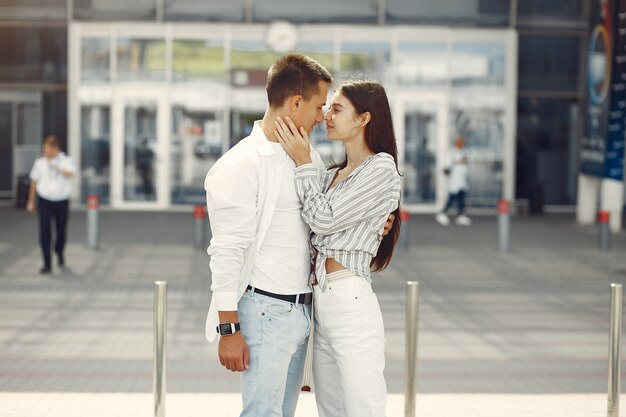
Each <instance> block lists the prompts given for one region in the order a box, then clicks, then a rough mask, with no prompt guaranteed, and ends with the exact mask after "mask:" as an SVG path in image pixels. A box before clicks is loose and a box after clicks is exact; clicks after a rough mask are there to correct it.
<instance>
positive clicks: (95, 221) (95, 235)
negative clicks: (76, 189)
mask: <svg viewBox="0 0 626 417" xmlns="http://www.w3.org/2000/svg"><path fill="white" fill-rule="evenodd" d="M99 212H100V197H98V196H97V195H89V196H87V246H88V247H89V248H91V249H98V248H99V247H100V225H99V216H100V215H99Z"/></svg>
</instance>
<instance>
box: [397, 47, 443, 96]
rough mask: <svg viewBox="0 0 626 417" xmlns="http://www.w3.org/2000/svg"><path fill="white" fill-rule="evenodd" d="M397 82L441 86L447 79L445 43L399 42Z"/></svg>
mask: <svg viewBox="0 0 626 417" xmlns="http://www.w3.org/2000/svg"><path fill="white" fill-rule="evenodd" d="M396 71H397V77H398V84H401V85H425V86H443V85H444V84H445V83H446V81H447V80H448V76H449V75H448V63H447V53H446V45H445V43H417V42H399V43H398V54H397V56H396Z"/></svg>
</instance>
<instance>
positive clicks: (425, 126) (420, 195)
mask: <svg viewBox="0 0 626 417" xmlns="http://www.w3.org/2000/svg"><path fill="white" fill-rule="evenodd" d="M436 110H437V109H436V107H434V106H429V105H428V103H416V102H412V103H407V104H406V106H405V113H404V132H405V133H404V141H405V142H404V143H405V154H404V160H405V168H404V201H405V202H406V203H422V204H424V203H426V204H433V203H435V188H436V184H435V182H436V178H437V175H436V165H437V164H436V154H437V139H438V136H437V134H438V133H437V111H436Z"/></svg>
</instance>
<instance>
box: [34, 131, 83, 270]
mask: <svg viewBox="0 0 626 417" xmlns="http://www.w3.org/2000/svg"><path fill="white" fill-rule="evenodd" d="M75 172H76V168H75V167H74V162H73V161H72V159H71V158H70V157H69V156H67V155H65V153H64V152H61V147H60V144H59V140H58V139H57V137H56V136H48V137H46V139H45V140H44V143H43V156H42V157H41V158H38V159H37V160H36V161H35V163H34V164H33V168H32V169H31V171H30V180H31V183H30V190H29V193H28V203H27V205H26V209H27V210H28V212H29V213H34V212H35V199H36V200H37V204H36V207H37V211H38V214H39V244H40V246H41V252H42V255H43V267H42V268H41V270H40V271H39V272H40V273H42V274H49V273H51V272H52V259H51V254H50V245H51V240H52V236H51V228H52V220H53V219H54V222H55V225H56V241H55V244H54V251H55V252H56V254H57V260H58V265H59V266H60V267H63V266H64V265H65V256H64V250H65V242H66V240H67V237H66V235H67V220H68V216H69V198H70V194H71V193H72V177H73V176H74V173H75Z"/></svg>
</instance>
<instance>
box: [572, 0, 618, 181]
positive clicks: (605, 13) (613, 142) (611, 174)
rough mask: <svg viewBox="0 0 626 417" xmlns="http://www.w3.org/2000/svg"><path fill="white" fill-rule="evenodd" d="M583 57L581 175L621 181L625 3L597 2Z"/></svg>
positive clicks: (592, 13) (605, 0)
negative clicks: (584, 115) (584, 105)
mask: <svg viewBox="0 0 626 417" xmlns="http://www.w3.org/2000/svg"><path fill="white" fill-rule="evenodd" d="M591 28H592V29H591V36H590V39H589V49H588V55H587V88H588V91H587V96H588V97H587V118H586V124H585V130H584V135H583V140H582V146H581V154H580V161H581V167H580V170H581V172H582V173H584V174H588V175H593V176H596V177H601V178H610V179H614V180H618V181H622V179H623V178H624V135H625V133H626V129H625V126H624V124H625V122H626V0H597V1H594V2H593V6H592V11H591Z"/></svg>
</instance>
